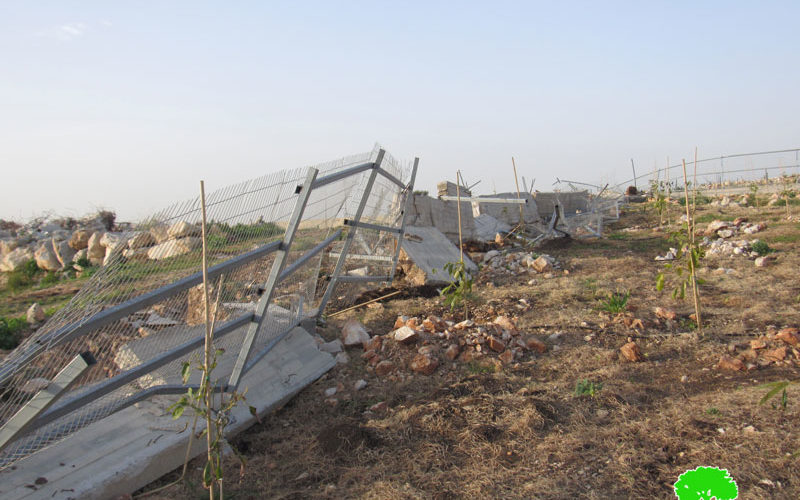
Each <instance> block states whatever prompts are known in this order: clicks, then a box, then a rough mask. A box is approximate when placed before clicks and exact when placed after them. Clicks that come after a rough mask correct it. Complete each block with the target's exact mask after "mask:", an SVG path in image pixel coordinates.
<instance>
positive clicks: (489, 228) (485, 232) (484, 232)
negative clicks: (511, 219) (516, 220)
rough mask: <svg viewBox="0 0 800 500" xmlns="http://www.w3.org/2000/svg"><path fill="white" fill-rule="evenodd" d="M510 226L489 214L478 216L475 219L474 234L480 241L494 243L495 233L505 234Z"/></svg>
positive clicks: (509, 229)
mask: <svg viewBox="0 0 800 500" xmlns="http://www.w3.org/2000/svg"><path fill="white" fill-rule="evenodd" d="M509 231H511V226H510V225H509V224H506V223H505V222H502V221H499V220H497V219H495V218H494V217H492V216H491V215H489V214H480V215H478V216H477V217H475V234H476V236H477V237H478V239H479V240H481V241H494V237H495V235H497V233H507V232H509Z"/></svg>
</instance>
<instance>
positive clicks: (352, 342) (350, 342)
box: [342, 319, 369, 347]
mask: <svg viewBox="0 0 800 500" xmlns="http://www.w3.org/2000/svg"><path fill="white" fill-rule="evenodd" d="M366 342H369V333H367V329H366V328H364V325H362V324H361V323H359V322H358V321H357V320H355V319H348V320H347V321H345V323H344V326H343V327H342V343H344V345H346V346H347V347H353V346H357V345H363V344H364V343H366Z"/></svg>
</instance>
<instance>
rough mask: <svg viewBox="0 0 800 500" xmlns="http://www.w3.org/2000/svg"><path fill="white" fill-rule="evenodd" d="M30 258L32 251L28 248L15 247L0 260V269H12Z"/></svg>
mask: <svg viewBox="0 0 800 500" xmlns="http://www.w3.org/2000/svg"><path fill="white" fill-rule="evenodd" d="M31 259H33V252H31V250H30V249H29V248H27V247H19V248H15V249H14V250H12V251H11V252H9V253H7V254H6V255H5V256H3V258H2V260H0V271H6V272H11V271H14V270H16V269H19V268H20V267H21V266H22V265H23V264H25V263H26V262H28V261H29V260H31Z"/></svg>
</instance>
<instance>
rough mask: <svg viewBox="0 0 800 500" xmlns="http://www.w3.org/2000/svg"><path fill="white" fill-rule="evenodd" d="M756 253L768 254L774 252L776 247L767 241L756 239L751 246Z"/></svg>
mask: <svg viewBox="0 0 800 500" xmlns="http://www.w3.org/2000/svg"><path fill="white" fill-rule="evenodd" d="M750 247H751V248H752V249H753V251H754V252H755V253H757V254H758V255H767V254H768V253H772V252H774V251H775V249H774V248H771V247H770V246H769V245H768V244H767V242H766V241H761V240H756V241H754V242H753V243H752V245H751V246H750Z"/></svg>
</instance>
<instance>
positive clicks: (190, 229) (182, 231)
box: [167, 221, 200, 240]
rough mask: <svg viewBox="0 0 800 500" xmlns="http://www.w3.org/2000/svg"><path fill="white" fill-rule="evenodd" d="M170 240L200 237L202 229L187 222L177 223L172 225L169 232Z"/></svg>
mask: <svg viewBox="0 0 800 500" xmlns="http://www.w3.org/2000/svg"><path fill="white" fill-rule="evenodd" d="M167 233H168V234H169V236H170V238H174V239H176V240H177V239H180V238H188V237H190V236H200V228H199V227H198V226H196V225H194V224H189V223H188V222H186V221H180V222H176V223H175V224H173V225H171V226H170V227H169V229H168V230H167Z"/></svg>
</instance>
